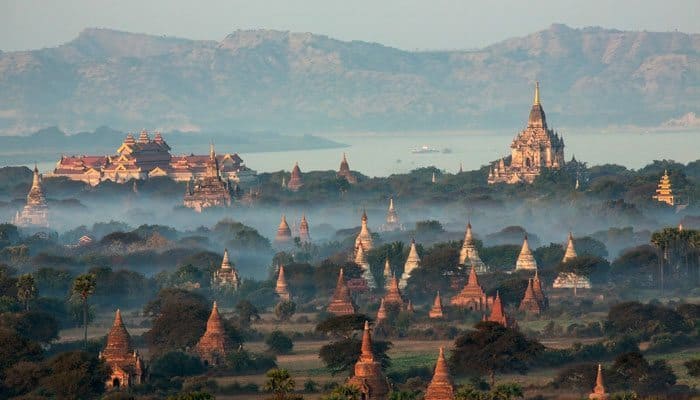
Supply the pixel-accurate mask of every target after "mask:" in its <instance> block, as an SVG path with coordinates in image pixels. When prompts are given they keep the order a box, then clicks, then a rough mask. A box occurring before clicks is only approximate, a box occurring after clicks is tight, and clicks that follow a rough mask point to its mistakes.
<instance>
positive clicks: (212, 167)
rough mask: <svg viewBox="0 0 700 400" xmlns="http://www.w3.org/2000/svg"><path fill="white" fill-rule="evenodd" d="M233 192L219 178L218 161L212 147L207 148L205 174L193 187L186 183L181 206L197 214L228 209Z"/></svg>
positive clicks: (229, 186) (228, 185)
mask: <svg viewBox="0 0 700 400" xmlns="http://www.w3.org/2000/svg"><path fill="white" fill-rule="evenodd" d="M232 197H233V190H232V188H231V185H230V183H229V181H228V180H226V181H225V180H224V179H222V178H221V175H220V173H219V160H218V159H217V158H216V153H215V152H214V145H213V144H212V145H210V146H209V160H207V163H206V174H205V175H204V176H203V177H202V178H200V179H198V180H197V181H196V182H195V183H194V185H190V183H189V181H188V182H187V189H186V191H185V198H184V200H183V205H184V206H185V207H187V208H191V209H193V210H195V211H197V212H202V210H204V209H205V208H209V207H228V206H230V205H231V198H232Z"/></svg>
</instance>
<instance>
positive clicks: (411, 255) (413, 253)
mask: <svg viewBox="0 0 700 400" xmlns="http://www.w3.org/2000/svg"><path fill="white" fill-rule="evenodd" d="M419 267H420V257H419V256H418V250H416V240H415V239H412V240H411V249H410V250H409V252H408V258H406V264H404V267H403V274H402V275H401V281H400V282H399V286H400V287H401V288H405V287H406V285H407V284H408V278H409V277H410V276H411V272H413V270H415V269H416V268H419Z"/></svg>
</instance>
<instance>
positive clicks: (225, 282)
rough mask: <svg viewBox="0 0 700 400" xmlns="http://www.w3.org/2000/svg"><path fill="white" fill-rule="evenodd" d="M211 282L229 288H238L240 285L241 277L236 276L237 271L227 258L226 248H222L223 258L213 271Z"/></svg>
mask: <svg viewBox="0 0 700 400" xmlns="http://www.w3.org/2000/svg"><path fill="white" fill-rule="evenodd" d="M212 283H213V284H214V286H218V287H220V288H231V289H233V290H238V288H239V287H240V286H241V278H240V277H239V276H238V271H236V269H235V268H234V267H233V266H232V265H231V262H230V261H229V259H228V249H224V258H223V260H221V267H220V268H219V269H218V270H216V271H215V272H214V277H213V278H212Z"/></svg>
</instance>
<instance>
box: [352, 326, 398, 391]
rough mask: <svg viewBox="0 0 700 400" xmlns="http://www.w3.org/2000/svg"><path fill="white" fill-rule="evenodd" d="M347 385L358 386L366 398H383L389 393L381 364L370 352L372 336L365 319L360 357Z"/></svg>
mask: <svg viewBox="0 0 700 400" xmlns="http://www.w3.org/2000/svg"><path fill="white" fill-rule="evenodd" d="M348 385H349V386H354V387H356V388H358V389H359V390H360V392H361V393H362V395H363V398H364V399H367V400H385V399H386V398H387V396H388V394H389V383H388V382H387V379H386V376H385V375H384V372H383V371H382V365H381V363H380V362H379V361H377V360H376V359H375V358H374V353H373V352H372V337H371V334H370V330H369V323H367V322H366V321H365V329H364V332H363V334H362V346H361V353H360V358H359V359H358V360H357V363H356V364H355V375H354V376H353V377H351V378H350V379H348Z"/></svg>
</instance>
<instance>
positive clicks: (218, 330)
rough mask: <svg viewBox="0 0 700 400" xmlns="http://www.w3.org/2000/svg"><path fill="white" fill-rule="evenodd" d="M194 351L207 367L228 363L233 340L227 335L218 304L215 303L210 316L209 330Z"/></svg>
mask: <svg viewBox="0 0 700 400" xmlns="http://www.w3.org/2000/svg"><path fill="white" fill-rule="evenodd" d="M194 349H195V352H196V353H197V354H198V355H199V358H201V359H202V361H204V364H206V365H212V366H216V365H221V364H223V363H225V362H226V356H227V355H228V353H229V351H230V350H231V339H230V338H229V336H228V335H227V334H226V329H224V323H223V321H222V320H221V315H219V308H218V307H217V306H216V302H214V305H213V306H212V308H211V314H209V320H208V321H207V330H206V331H205V332H204V335H202V337H201V338H200V339H199V342H197V345H196V346H195V348H194Z"/></svg>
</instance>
